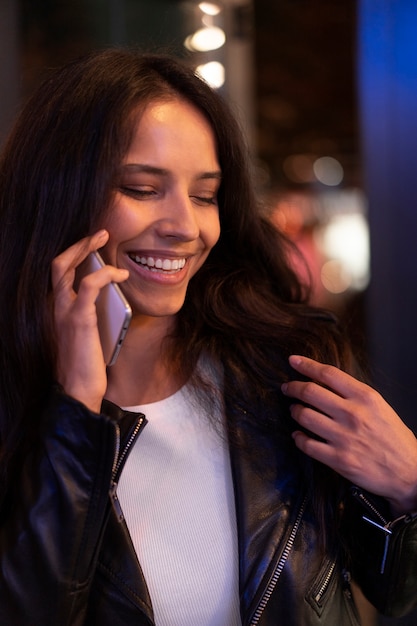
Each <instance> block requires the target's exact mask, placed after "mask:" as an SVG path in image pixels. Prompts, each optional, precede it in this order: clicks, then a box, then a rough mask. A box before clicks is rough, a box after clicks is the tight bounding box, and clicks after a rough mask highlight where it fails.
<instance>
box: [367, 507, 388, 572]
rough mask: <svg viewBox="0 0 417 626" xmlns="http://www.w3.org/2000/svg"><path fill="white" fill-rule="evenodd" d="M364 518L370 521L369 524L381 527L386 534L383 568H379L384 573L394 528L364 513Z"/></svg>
mask: <svg viewBox="0 0 417 626" xmlns="http://www.w3.org/2000/svg"><path fill="white" fill-rule="evenodd" d="M362 519H363V520H364V521H365V522H368V524H372V526H375V527H376V528H379V530H382V532H383V533H384V534H385V545H384V553H383V555H382V562H381V568H380V570H379V573H380V574H383V573H384V571H385V564H386V561H387V554H388V546H389V541H390V538H391V535H392V530H390V529H389V528H388V527H387V526H381V524H378V523H377V522H375V521H374V520H372V519H369V517H366V515H362Z"/></svg>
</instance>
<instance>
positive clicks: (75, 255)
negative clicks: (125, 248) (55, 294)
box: [51, 230, 109, 290]
mask: <svg viewBox="0 0 417 626" xmlns="http://www.w3.org/2000/svg"><path fill="white" fill-rule="evenodd" d="M108 238H109V233H108V232H107V231H106V230H99V231H98V232H97V233H95V234H94V235H91V236H90V237H84V238H83V239H81V240H80V241H77V242H76V243H75V244H73V245H72V246H70V247H69V248H67V249H66V250H64V252H62V253H61V254H59V255H58V256H57V257H55V259H54V260H53V261H52V267H51V279H52V286H53V288H54V290H55V289H56V288H57V287H59V285H60V283H62V282H63V281H64V283H67V282H70V283H71V286H72V284H73V282H74V276H75V269H76V267H78V265H80V263H82V261H84V259H85V258H86V257H87V256H88V254H89V253H90V252H93V250H97V249H98V248H101V247H102V246H104V245H105V243H106V242H107V240H108Z"/></svg>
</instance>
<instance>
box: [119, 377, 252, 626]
mask: <svg viewBox="0 0 417 626" xmlns="http://www.w3.org/2000/svg"><path fill="white" fill-rule="evenodd" d="M125 408H127V409H128V410H132V411H140V412H142V413H144V414H145V415H146V417H147V419H148V424H147V425H146V427H145V428H144V430H143V431H142V433H141V434H140V436H139V437H138V439H137V440H136V443H135V445H134V447H133V449H132V451H131V452H130V455H129V457H128V459H127V462H126V465H125V467H124V469H123V472H122V475H121V477H120V481H119V486H118V496H119V500H120V503H121V506H122V509H123V512H124V515H125V519H126V523H127V526H128V528H129V532H130V534H131V537H132V541H133V545H134V546H135V550H136V553H137V555H138V559H139V562H140V564H141V566H142V569H143V572H144V575H145V579H146V581H147V584H148V588H149V592H150V595H151V599H152V604H153V608H154V613H155V620H156V626H240V624H241V621H240V614H239V588H238V546H237V528H236V515H235V505H234V493H233V485H232V477H231V470H230V459H229V452H228V447H227V443H226V442H225V441H224V440H223V438H222V437H221V436H220V435H219V433H218V432H216V429H215V428H213V426H212V425H211V424H210V421H209V418H208V416H207V415H206V414H205V412H204V409H202V408H201V406H199V405H197V404H196V403H195V402H194V401H193V396H192V394H191V392H190V390H188V389H187V386H185V387H183V388H182V389H180V390H179V391H178V392H177V393H175V394H174V395H172V396H171V397H169V398H167V399H165V400H161V401H160V402H155V403H152V404H147V405H143V406H135V407H125ZM219 411H220V409H219ZM220 423H221V420H220Z"/></svg>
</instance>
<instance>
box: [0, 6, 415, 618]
mask: <svg viewBox="0 0 417 626" xmlns="http://www.w3.org/2000/svg"><path fill="white" fill-rule="evenodd" d="M416 24H417V3H416V2H415V1H414V0H219V1H217V0H216V1H213V2H198V1H197V0H61V1H59V0H0V52H1V54H0V143H2V142H3V141H4V139H5V137H6V136H7V133H8V131H9V129H10V126H11V124H12V121H13V119H14V117H15V115H16V113H17V112H18V110H19V108H20V106H21V104H22V102H23V101H24V100H25V98H26V97H27V96H28V95H29V94H30V93H31V91H32V90H33V89H34V87H35V86H36V85H37V84H38V83H39V81H40V80H41V79H42V77H43V76H44V75H45V72H46V71H47V70H48V68H50V67H53V66H56V65H60V64H62V63H64V62H66V61H68V60H70V59H72V58H74V57H77V56H79V55H81V54H83V53H85V52H87V51H89V50H90V49H92V48H97V47H103V46H106V45H118V44H122V45H124V44H128V45H132V44H133V45H138V46H140V47H144V48H147V49H149V48H152V49H155V50H168V51H170V52H172V53H174V54H176V55H178V56H181V57H184V56H185V57H186V58H187V59H188V60H189V62H190V63H191V64H192V65H193V66H194V67H195V68H196V69H197V71H198V72H199V73H200V74H201V75H202V76H203V77H204V78H205V79H206V80H207V81H208V82H209V83H210V84H212V85H213V87H215V88H216V89H219V90H220V91H221V92H222V93H223V94H224V95H225V97H226V98H227V99H228V100H229V101H230V103H231V104H232V106H233V107H234V108H235V110H236V113H237V115H238V116H239V118H240V120H241V123H242V126H243V128H244V130H245V133H246V136H247V140H248V143H249V146H250V149H251V152H252V156H253V163H254V168H255V174H256V180H257V184H258V188H259V193H260V194H261V196H262V199H263V210H264V211H265V212H266V213H267V214H268V216H269V217H270V219H271V220H273V222H274V223H275V224H276V225H277V227H278V228H281V229H282V230H284V231H285V232H286V233H287V234H288V236H289V237H291V238H292V239H293V240H294V241H295V242H296V243H297V245H298V247H299V249H300V251H301V252H302V254H303V255H304V258H305V259H306V262H307V263H306V265H304V264H303V263H301V262H300V260H299V259H297V258H294V264H295V267H296V269H297V271H299V273H300V276H301V278H302V279H303V280H307V279H309V278H308V277H310V278H311V281H312V284H313V291H312V298H313V300H314V302H316V303H317V304H319V305H322V306H325V307H328V308H330V309H331V310H333V311H334V312H335V313H337V314H338V315H339V317H340V319H341V320H342V322H343V324H344V325H345V328H346V333H347V334H348V335H349V336H350V338H351V341H352V343H353V345H354V347H355V350H356V353H357V356H358V360H359V362H360V363H361V364H362V365H363V366H364V367H366V368H367V371H368V372H369V376H370V380H371V382H372V384H373V385H374V386H376V387H377V388H378V389H379V390H380V391H381V392H382V393H383V394H384V395H385V397H386V398H387V399H388V401H389V402H391V404H392V405H393V406H394V408H395V409H396V410H397V411H398V412H399V413H400V414H401V416H402V418H403V419H404V420H405V421H406V422H407V423H408V424H409V425H410V427H412V428H414V429H415V430H416V431H417V411H416V406H417V402H416V400H417V383H416V377H417V364H416V358H415V352H416V346H417V301H416V300H417V296H416V294H417V276H416V274H417V258H416V257H415V256H414V254H415V253H416V250H417V197H416V196H417V186H416V181H417V168H416V165H415V160H416V159H415V156H416V155H415V150H416V149H417V37H416V36H415V28H416ZM306 266H307V267H306ZM399 454H401V451H399ZM367 620H368V622H367V623H369V624H371V623H372V624H376V623H378V624H384V625H387V626H388V625H389V624H398V625H400V624H401V625H403V626H406V625H407V626H412V625H413V626H415V625H416V624H417V616H416V615H415V616H414V617H413V616H412V617H410V618H406V619H402V620H387V619H382V618H380V619H379V621H378V619H377V618H374V617H372V616H371V615H370V616H368V618H367ZM335 626H336V625H335Z"/></svg>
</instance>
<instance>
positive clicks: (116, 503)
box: [109, 480, 125, 523]
mask: <svg viewBox="0 0 417 626" xmlns="http://www.w3.org/2000/svg"><path fill="white" fill-rule="evenodd" d="M109 495H110V501H111V503H112V507H113V509H114V511H115V513H116V515H117V519H118V521H119V522H120V523H121V522H123V520H124V518H125V516H124V515H123V511H122V507H121V505H120V500H119V498H118V497H117V483H116V482H114V480H112V482H111V484H110V490H109Z"/></svg>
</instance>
